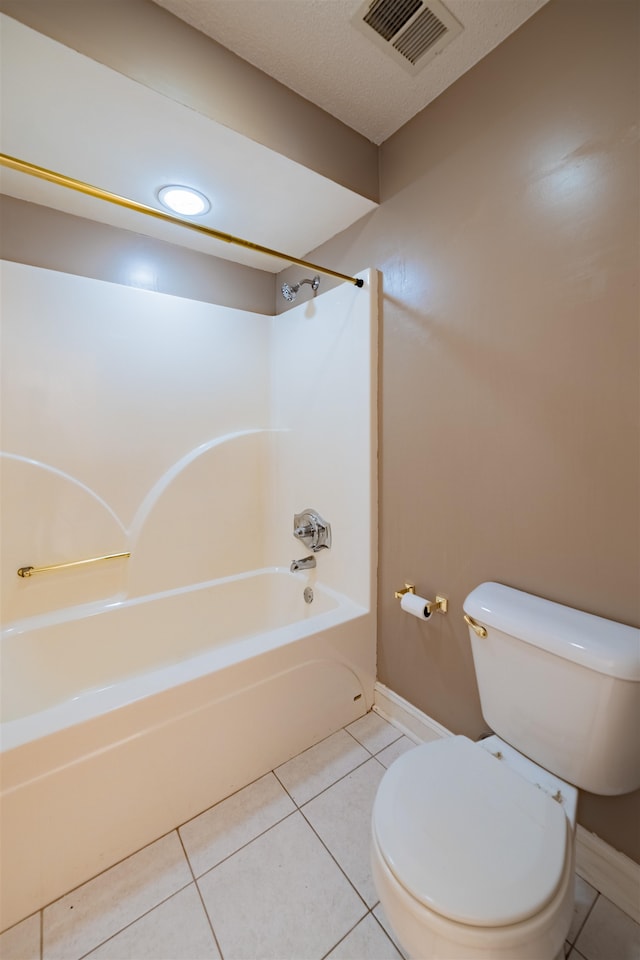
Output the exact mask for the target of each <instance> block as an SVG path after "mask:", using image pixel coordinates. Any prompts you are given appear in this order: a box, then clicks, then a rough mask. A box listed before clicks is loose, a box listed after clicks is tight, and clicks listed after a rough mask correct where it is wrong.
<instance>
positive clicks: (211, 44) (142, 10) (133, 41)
mask: <svg viewBox="0 0 640 960" xmlns="http://www.w3.org/2000/svg"><path fill="white" fill-rule="evenodd" d="M0 11H2V13H6V14H7V15H8V16H10V17H14V18H15V19H16V20H19V21H21V22H22V23H25V24H26V25H27V26H30V27H33V29H34V30H38V31H39V32H40V33H43V34H45V35H46V36H49V37H52V38H53V39H54V40H58V41H59V42H60V43H64V44H66V45H67V46H68V47H72V48H73V49H74V50H78V51H79V52H80V53H83V54H85V55H86V56H88V57H91V58H92V59H93V60H98V61H99V62H100V63H104V64H106V65H107V66H109V67H111V68H112V69H113V70H117V71H118V72H120V73H122V74H124V75H125V76H128V77H131V78H132V79H133V80H137V81H139V82H140V83H143V84H145V85H146V86H148V87H151V88H152V89H153V90H158V91H159V92H160V93H164V94H165V95H166V96H168V97H171V98H172V99H174V100H176V101H177V102H178V103H183V104H185V105H186V106H188V107H191V108H192V109H194V110H197V111H198V112H199V113H202V114H203V115H204V116H207V117H212V118H213V119H214V120H217V121H218V122H219V123H222V124H224V125H225V126H227V127H230V128H231V129H232V130H237V131H238V132H239V133H242V134H244V135H245V136H247V137H249V138H250V139H252V140H256V141H257V142H258V143H262V144H264V145H265V146H267V147H270V148H271V149H272V150H276V151H278V153H281V154H283V155H284V156H286V157H289V158H290V159H291V160H295V161H297V162H298V163H302V164H304V165H305V166H307V167H309V169H311V170H316V171H317V172H318V173H321V174H322V175H323V176H325V177H328V178H329V179H330V180H334V181H335V182H336V183H340V184H342V185H343V186H345V187H349V189H351V190H355V191H356V192H358V193H360V194H362V195H363V196H365V197H369V198H370V199H371V200H377V199H378V149H377V147H376V146H375V145H374V144H373V143H371V142H370V141H369V140H367V139H366V137H363V136H362V135H361V134H359V133H356V132H355V131H354V130H351V129H350V128H349V127H347V126H345V124H343V123H341V122H340V121H339V120H336V119H335V117H332V116H330V115H329V114H328V113H326V112H325V111H324V110H321V109H320V108H319V107H316V106H314V105H313V104H311V103H310V102H309V101H308V100H305V99H304V98H303V97H300V96H298V94H296V93H294V92H293V91H292V90H290V89H289V88H288V87H285V86H284V85H283V84H281V83H278V82H277V81H276V80H273V79H272V78H271V77H268V76H266V75H265V74H264V73H262V72H261V71H260V70H258V69H257V68H256V67H253V66H251V64H249V63H247V62H246V61H245V60H241V59H240V58H239V57H237V56H236V55H235V54H233V53H231V52H230V51H229V50H226V49H225V48H224V47H222V46H220V44H219V43H216V42H215V41H214V40H211V39H210V38H209V37H206V36H205V35H204V34H202V33H199V32H198V31H197V30H194V28H193V27H190V26H189V25H188V24H186V23H183V21H182V20H179V19H178V18H177V17H174V16H173V14H171V13H169V12H168V11H167V10H164V9H163V8H162V7H158V6H156V4H155V3H153V2H152V0H0Z"/></svg>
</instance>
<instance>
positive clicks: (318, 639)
mask: <svg viewBox="0 0 640 960" xmlns="http://www.w3.org/2000/svg"><path fill="white" fill-rule="evenodd" d="M315 576H316V573H315V571H314V572H313V573H312V574H309V573H306V572H305V573H298V574H291V573H289V572H288V571H286V570H283V569H281V568H276V567H273V568H268V569H263V570H258V571H253V572H251V573H246V574H242V575H239V576H236V577H225V578H222V579H220V580H215V581H211V582H208V583H202V584H198V585H197V586H194V587H189V588H184V589H179V590H172V591H168V592H166V593H163V594H154V595H151V596H146V597H141V598H135V599H129V600H124V601H118V602H112V603H108V604H102V605H97V604H90V605H86V606H82V607H76V608H72V609H70V610H66V611H59V612H57V613H56V614H55V615H50V616H48V617H47V618H43V617H34V618H31V619H29V620H23V621H20V622H17V623H14V624H12V625H10V626H9V627H8V628H7V629H6V630H5V631H4V632H3V635H2V652H1V656H2V724H1V728H0V745H1V748H2V755H1V761H0V762H1V765H2V771H1V773H2V777H1V795H0V803H1V811H0V815H1V831H2V837H1V839H2V845H1V846H2V853H1V857H2V860H1V864H0V868H1V869H0V876H1V883H2V889H1V891H0V897H1V900H0V902H1V903H2V914H1V917H0V929H5V928H6V927H8V926H10V925H11V924H13V923H15V922H17V921H18V920H20V919H22V918H23V917H25V916H28V915H29V914H30V913H32V912H33V911H35V910H37V909H39V908H41V907H42V906H44V905H45V904H46V903H49V902H50V901H51V900H54V899H56V898H57V897H59V896H61V895H62V894H64V893H65V892H67V891H68V890H70V889H72V888H73V887H75V886H76V885H78V884H80V883H83V882H84V881H86V880H88V879H89V878H90V877H92V876H94V875H95V874H97V873H99V872H100V871H101V870H104V869H105V868H107V867H108V866H110V865H112V864H113V863H116V862H117V861H118V860H120V859H122V858H123V857H125V856H128V855H129V854H130V853H133V852H134V851H135V850H138V849H139V848H140V847H142V846H144V845H145V844H147V843H149V842H151V841H152V840H155V839H156V838H158V837H160V836H162V835H163V834H164V833H166V832H168V831H169V830H172V829H174V828H175V827H176V826H178V825H179V824H181V823H184V822H185V821H186V820H188V819H190V818H191V817H193V816H195V815H196V814H198V813H199V812H201V811H202V810H204V809H206V808H207V807H209V806H211V805H212V804H213V803H216V802H218V801H219V800H221V799H223V798H224V797H226V796H228V795H229V794H231V793H233V792H234V791H235V790H238V789H239V788H241V787H242V786H244V785H246V784H247V783H250V782H251V781H252V780H255V779H256V778H257V777H259V776H262V775H263V774H264V773H266V772H267V771H269V770H271V769H272V768H273V767H275V766H277V765H278V764H280V763H283V762H285V761H286V760H288V759H290V758H291V757H293V756H295V755H296V754H297V753H299V752H300V751H301V750H304V749H305V748H306V747H309V746H311V745H312V744H313V743H316V742H318V741H319V740H321V739H323V738H324V737H326V736H328V735H329V734H331V733H333V732H335V731H336V730H338V729H340V728H341V727H342V726H344V725H345V724H347V723H350V722H351V721H353V720H355V719H357V718H358V717H360V716H362V715H363V714H364V713H365V712H366V711H367V710H368V709H369V708H370V706H371V704H372V698H373V683H374V679H375V641H374V632H375V621H374V615H373V614H372V613H371V611H369V610H367V609H365V608H364V607H362V606H359V605H358V604H356V603H354V602H353V601H351V600H350V599H348V598H347V597H345V596H343V595H341V594H339V593H337V592H335V591H333V590H331V589H329V588H328V587H325V586H323V585H322V584H321V583H317V582H314V580H315ZM309 586H311V587H312V590H313V599H312V601H311V602H306V599H305V597H304V595H303V594H304V591H305V588H306V587H309ZM307 598H308V597H307Z"/></svg>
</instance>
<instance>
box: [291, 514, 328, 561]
mask: <svg viewBox="0 0 640 960" xmlns="http://www.w3.org/2000/svg"><path fill="white" fill-rule="evenodd" d="M293 535H294V537H295V538H296V540H301V541H302V542H303V543H304V544H305V546H307V547H309V549H310V550H313V552H314V553H317V552H318V550H328V549H329V547H330V546H331V524H329V523H327V521H326V520H323V519H322V517H321V516H320V514H319V513H318V512H317V511H316V510H303V511H302V513H296V514H295V515H294V518H293Z"/></svg>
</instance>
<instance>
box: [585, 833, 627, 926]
mask: <svg viewBox="0 0 640 960" xmlns="http://www.w3.org/2000/svg"><path fill="white" fill-rule="evenodd" d="M576 873H577V874H579V875H580V876H581V877H582V879H583V880H586V881H587V883H590V884H591V885H592V886H594V887H595V888H596V890H599V891H600V893H602V894H603V895H604V896H605V897H606V898H607V900H611V902H612V903H615V905H616V906H617V907H620V909H621V910H624V912H625V913H627V914H628V915H629V916H630V917H631V919H632V920H635V922H636V923H640V864H639V863H636V862H635V860H632V859H631V858H630V857H627V856H625V854H624V853H620V851H619V850H614V849H613V847H611V846H609V844H608V843H605V841H604V840H601V839H600V837H598V836H596V834H595V833H589V831H588V830H585V828H584V827H581V826H580V824H578V829H577V831H576Z"/></svg>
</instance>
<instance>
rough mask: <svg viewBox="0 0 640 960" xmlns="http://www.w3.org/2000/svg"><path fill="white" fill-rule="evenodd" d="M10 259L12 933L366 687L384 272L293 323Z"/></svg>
mask: <svg viewBox="0 0 640 960" xmlns="http://www.w3.org/2000/svg"><path fill="white" fill-rule="evenodd" d="M2 271H3V287H2V290H3V323H4V324H5V335H4V341H3V358H2V359H3V364H4V370H3V389H4V396H3V417H4V420H3V441H4V443H5V444H6V447H7V449H6V450H5V455H4V456H3V457H2V458H0V467H1V468H2V471H3V480H4V482H3V489H2V495H3V500H2V524H3V556H2V560H3V569H2V587H3V601H4V603H3V614H4V616H5V618H6V620H5V629H4V631H3V637H2V643H3V652H2V659H3V683H4V684H5V690H4V692H5V694H6V696H3V704H4V708H5V710H6V714H5V716H4V718H3V720H4V723H3V726H2V728H1V729H0V735H1V737H2V747H3V753H2V756H1V763H2V795H1V797H0V800H1V803H2V817H1V828H2V844H1V846H2V857H3V861H2V870H1V875H2V883H3V891H2V902H3V907H2V909H3V913H2V920H1V925H2V927H3V928H4V927H7V926H9V925H11V924H13V923H15V922H16V921H17V920H19V919H20V918H21V917H24V916H26V915H27V914H29V913H31V912H32V911H33V910H34V909H37V908H38V907H39V906H42V905H43V904H44V903H46V902H48V901H50V900H51V899H53V898H55V897H57V896H59V895H60V894H61V893H63V892H64V891H65V890H68V889H70V888H71V887H73V886H75V885H77V884H79V883H81V882H83V881H84V880H86V879H88V877H90V876H92V875H94V874H95V873H97V872H99V871H100V870H102V869H104V868H105V867H106V866H108V865H109V864H112V863H115V862H116V861H117V860H119V859H121V858H122V857H124V856H127V855H128V854H129V853H131V852H133V851H134V850H136V849H139V848H140V846H142V845H143V844H145V843H148V842H150V841H152V840H154V839H156V838H157V837H159V836H161V835H162V834H163V833H165V832H166V831H167V830H170V829H172V828H173V827H174V826H175V824H176V823H178V822H182V821H184V820H185V819H188V818H189V817H191V816H193V815H195V814H196V813H197V812H198V811H199V810H202V809H203V808H204V807H205V806H208V805H209V804H210V803H211V802H215V800H218V799H222V798H223V797H225V796H227V795H228V794H229V793H231V792H233V791H234V790H236V789H238V788H239V787H241V786H244V785H245V784H246V783H248V782H250V781H252V780H254V779H255V778H256V777H259V776H261V775H262V774H263V773H265V772H266V771H267V770H269V769H271V768H272V767H273V766H274V765H276V764H280V763H283V762H285V761H286V760H288V759H289V758H291V757H292V756H294V755H295V754H297V753H299V752H300V751H301V750H303V749H305V748H306V747H308V746H310V745H311V744H312V743H315V742H316V741H318V740H320V739H322V738H324V737H326V736H327V735H328V734H330V733H332V732H334V731H335V730H338V729H339V728H340V727H342V726H344V725H345V723H348V722H351V721H352V720H355V719H356V718H357V717H359V716H361V715H362V714H363V713H365V712H366V711H367V709H369V708H370V706H371V703H372V699H373V683H374V680H375V597H376V591H375V556H376V550H375V544H376V533H375V529H376V516H377V509H376V472H375V464H376V457H375V450H376V425H375V419H376V401H375V398H376V369H377V359H376V329H377V328H376V293H377V278H376V276H375V273H373V272H372V273H369V272H365V273H364V274H363V279H364V280H365V287H364V288H363V289H358V288H355V287H353V286H348V287H346V286H345V288H340V289H337V290H332V291H330V292H329V293H328V294H326V295H325V296H324V297H323V296H319V297H318V298H317V299H316V300H315V301H314V303H313V304H312V305H309V304H301V305H300V307H299V308H298V310H297V311H294V312H293V313H292V314H291V315H290V316H288V317H287V318H285V319H284V322H282V321H280V320H279V319H278V318H272V317H264V316H260V315H257V314H247V313H244V312H243V311H239V310H230V309H228V308H221V307H215V306H213V305H211V304H204V303H197V302H193V301H188V300H183V299H180V298H176V297H171V296H166V295H164V294H158V293H152V292H150V291H144V290H137V289H133V288H128V287H120V286H117V285H115V284H110V283H104V282H102V281H95V280H90V279H88V278H82V277H76V276H70V275H67V274H62V273H57V272H51V271H48V270H42V269H39V268H34V267H30V266H26V265H23V264H16V263H4V264H3V265H2ZM345 408H348V409H349V424H348V426H346V427H345V428H344V429H341V424H342V421H343V418H344V410H345ZM338 466H339V468H340V469H339V470H338ZM342 471H344V472H346V473H347V474H348V476H349V478H350V483H349V484H344V483H343V482H342V479H343V472H342ZM311 504H313V505H315V506H316V507H317V508H318V509H319V510H320V511H321V513H322V514H323V516H325V517H326V518H327V519H328V520H329V522H330V523H331V525H332V529H333V543H332V547H331V549H330V550H324V551H322V552H321V553H320V554H318V564H317V566H316V567H315V568H314V569H310V570H305V571H301V572H300V573H297V574H291V573H289V565H290V562H291V560H292V559H294V558H295V557H297V556H298V555H299V550H300V544H299V542H298V541H297V540H296V539H295V538H294V537H293V517H294V514H296V513H299V512H300V511H301V510H304V509H305V508H307V507H308V506H309V505H311ZM123 551H128V552H129V551H130V553H131V556H130V558H120V559H118V560H113V561H110V562H109V563H103V564H95V565H94V564H91V565H87V566H86V567H77V568H71V569H60V570H55V571H51V572H48V573H41V574H37V575H34V576H32V577H29V578H24V579H23V578H20V577H18V576H17V575H16V571H17V569H18V568H19V567H23V566H27V565H33V566H35V567H37V566H40V565H47V564H49V563H57V562H64V561H70V560H78V559H82V558H87V557H90V556H102V555H104V554H106V553H110V552H113V553H119V552H123ZM358 556H362V557H363V560H362V561H361V562H359V563H354V557H358ZM308 586H309V587H312V589H313V594H314V597H313V601H312V602H311V603H308V602H306V600H305V598H304V596H303V592H304V590H305V587H308ZM307 599H308V598H307ZM231 729H233V730H234V731H235V733H234V734H233V735H230V733H229V731H230V730H231Z"/></svg>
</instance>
